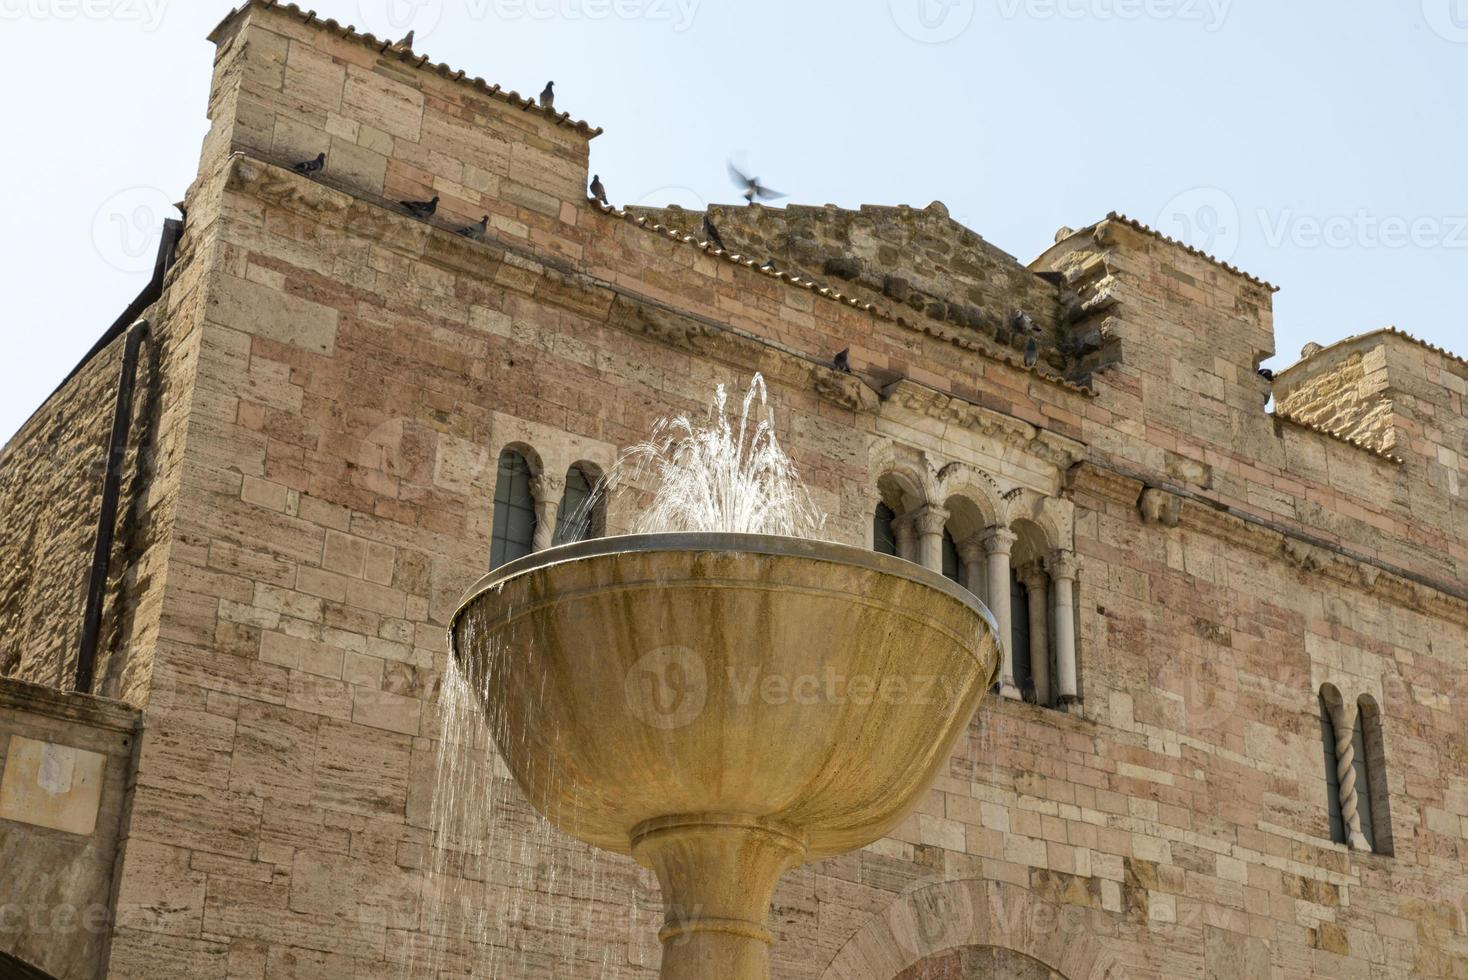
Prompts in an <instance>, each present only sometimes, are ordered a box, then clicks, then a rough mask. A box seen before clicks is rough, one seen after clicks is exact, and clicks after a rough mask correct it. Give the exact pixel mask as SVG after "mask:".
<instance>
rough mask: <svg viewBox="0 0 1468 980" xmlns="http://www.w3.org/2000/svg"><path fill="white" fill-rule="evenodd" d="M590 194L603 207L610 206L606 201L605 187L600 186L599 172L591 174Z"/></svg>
mask: <svg viewBox="0 0 1468 980" xmlns="http://www.w3.org/2000/svg"><path fill="white" fill-rule="evenodd" d="M591 196H592V197H594V198H596V199H597V200H598V201H600V202H601V204H602V205H603V206H604V207H611V205H610V204H608V203H607V189H606V188H605V187H604V186H602V182H601V174H592V175H591Z"/></svg>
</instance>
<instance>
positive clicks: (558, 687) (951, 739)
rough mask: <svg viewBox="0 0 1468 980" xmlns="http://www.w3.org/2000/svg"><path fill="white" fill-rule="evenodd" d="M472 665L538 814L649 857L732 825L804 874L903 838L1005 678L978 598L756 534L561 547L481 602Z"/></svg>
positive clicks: (488, 580) (533, 559)
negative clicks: (672, 833)
mask: <svg viewBox="0 0 1468 980" xmlns="http://www.w3.org/2000/svg"><path fill="white" fill-rule="evenodd" d="M450 632H451V642H452V648H453V652H454V655H455V656H457V657H458V658H459V660H460V663H461V665H462V666H463V667H464V668H465V669H466V671H467V672H468V674H469V675H470V677H471V679H472V680H473V682H474V683H475V686H476V689H478V690H481V691H482V692H483V694H484V698H485V700H486V704H485V707H486V710H487V714H488V717H489V718H490V719H491V724H492V726H493V728H494V732H493V734H494V737H495V739H496V742H497V744H498V746H499V749H500V752H501V754H502V755H503V757H504V760H505V762H506V764H507V765H508V767H509V769H510V770H511V772H512V773H513V775H514V776H515V778H516V780H517V781H518V783H519V784H520V786H521V788H522V789H523V790H524V791H525V793H526V795H527V796H528V798H529V799H530V801H531V803H532V804H533V805H534V806H535V807H536V808H537V809H538V810H540V812H541V813H543V814H544V815H545V816H546V817H547V818H548V819H549V820H550V821H551V822H552V823H554V824H555V825H556V826H557V827H559V828H560V829H561V830H563V831H565V832H566V833H568V834H570V835H572V836H574V837H577V838H579V839H581V840H583V841H586V842H587V843H590V844H593V845H595V846H597V847H601V848H604V849H607V850H610V851H615V852H619V853H624V854H625V853H629V852H631V850H632V849H633V844H634V836H635V834H636V832H637V831H638V828H640V827H644V826H646V825H649V824H651V823H653V822H656V821H659V820H663V821H666V820H667V819H669V818H670V817H671V818H675V819H676V818H680V817H683V816H687V815H710V814H714V815H731V816H737V818H738V819H741V820H746V821H754V822H756V823H758V824H761V825H768V826H772V827H778V828H780V829H781V830H782V831H783V832H786V833H789V834H792V835H795V836H796V837H798V838H800V842H801V843H802V844H803V845H804V859H805V860H816V859H819V858H822V857H827V856H831V855H835V854H839V853H844V852H846V851H849V850H852V849H854V848H857V847H861V846H863V845H865V844H868V843H870V842H872V841H874V840H876V839H878V838H880V837H882V836H883V835H885V834H886V833H887V832H889V831H890V830H891V829H892V828H893V826H895V825H896V824H897V823H898V822H899V821H900V820H901V819H902V818H903V816H904V815H905V814H906V813H907V812H908V811H909V809H910V808H911V807H912V806H913V804H914V803H915V802H916V801H917V799H918V797H919V796H920V795H921V794H922V793H923V791H924V790H926V789H927V787H928V786H929V785H930V784H931V782H932V780H933V778H934V777H935V776H936V775H937V774H938V773H939V772H940V771H941V770H942V769H943V767H944V766H945V764H946V763H947V761H948V758H949V756H950V754H951V752H952V750H953V747H954V744H955V742H956V740H957V739H958V738H959V736H960V735H961V734H962V732H963V730H964V728H965V726H966V725H967V724H968V722H969V720H970V719H971V718H972V716H973V714H974V711H975V710H976V708H977V707H978V704H979V701H980V699H981V698H982V697H983V695H984V693H985V691H987V690H988V688H989V687H990V685H991V684H992V683H993V681H994V679H995V676H996V673H997V671H998V664H999V648H998V644H997V642H996V637H997V634H998V630H997V627H996V626H995V623H994V619H993V617H992V616H991V614H990V613H989V611H988V610H987V609H986V608H985V607H984V605H983V604H982V603H981V602H979V600H978V599H976V598H975V597H974V596H973V595H972V594H970V593H969V592H968V591H967V590H965V589H963V588H962V587H960V586H958V585H957V584H955V583H953V582H951V581H949V580H948V579H946V578H943V577H942V576H941V575H938V574H936V573H935V572H932V571H930V570H928V569H925V568H922V567H920V566H918V565H916V564H913V563H911V562H907V561H902V560H900V559H897V558H892V557H890V556H886V555H881V554H876V553H874V552H870V551H866V550H864V549H859V548H852V547H847V546H844V545H837V544H830V543H826V542H818V541H808V540H803V539H795V538H783V537H771V536H760V535H743V534H715V533H695V534H653V535H636V536H627V537H612V538H603V539H598V540H593V541H585V542H580V543H577V544H571V545H565V546H562V547H558V548H552V549H549V550H546V551H543V552H540V553H537V554H534V555H531V556H528V557H526V558H522V559H520V560H518V561H515V562H511V563H509V564H507V565H505V566H503V567H502V568H500V569H498V570H496V571H495V572H493V573H492V574H490V575H488V576H486V577H485V578H483V579H482V580H481V581H480V582H479V583H477V584H476V585H475V586H474V587H473V588H472V589H471V590H470V591H469V593H468V595H467V596H466V598H465V599H464V601H463V603H462V604H461V606H460V608H459V609H458V611H457V612H456V613H455V614H454V616H453V619H452V621H451V625H450Z"/></svg>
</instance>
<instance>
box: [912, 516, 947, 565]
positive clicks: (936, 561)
mask: <svg viewBox="0 0 1468 980" xmlns="http://www.w3.org/2000/svg"><path fill="white" fill-rule="evenodd" d="M912 520H913V527H914V528H916V530H917V537H918V564H920V565H922V566H923V567H924V568H931V569H932V570H933V571H935V572H938V573H939V574H941V573H942V572H943V529H944V528H946V527H947V526H948V511H947V510H945V509H944V508H942V507H939V506H937V505H936V504H927V505H925V506H923V507H919V508H918V509H917V510H915V511H913V513H912Z"/></svg>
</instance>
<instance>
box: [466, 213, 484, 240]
mask: <svg viewBox="0 0 1468 980" xmlns="http://www.w3.org/2000/svg"><path fill="white" fill-rule="evenodd" d="M488 229H489V215H487V214H486V215H485V216H484V217H482V218H480V219H479V221H478V222H477V223H475V224H472V225H467V226H465V227H463V228H460V229H459V234H461V235H463V236H464V237H465V238H479V237H481V236H482V235H483V234H484V233H485V231H487V230H488Z"/></svg>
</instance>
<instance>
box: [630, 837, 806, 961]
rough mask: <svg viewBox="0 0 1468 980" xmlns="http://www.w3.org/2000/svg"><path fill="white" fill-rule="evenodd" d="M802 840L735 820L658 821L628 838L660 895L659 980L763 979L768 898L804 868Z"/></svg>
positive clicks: (767, 952) (767, 940)
mask: <svg viewBox="0 0 1468 980" xmlns="http://www.w3.org/2000/svg"><path fill="white" fill-rule="evenodd" d="M805 854H806V845H805V841H804V839H803V835H800V834H798V833H796V832H794V831H791V830H788V829H784V828H780V827H774V826H769V825H766V824H764V823H762V822H760V821H758V820H755V819H752V818H744V817H739V816H736V815H732V814H709V815H704V816H690V817H663V818H660V819H657V820H650V821H648V822H647V823H646V824H644V825H642V826H641V827H638V828H637V829H636V830H635V831H633V834H632V856H633V857H634V858H636V859H637V860H638V862H639V863H641V864H643V865H646V866H647V867H649V868H652V869H653V870H654V871H655V872H657V876H658V884H659V885H661V886H662V890H663V922H664V924H663V928H662V930H661V931H660V932H659V934H658V938H659V939H660V940H662V944H663V969H662V976H663V978H664V980H703V978H707V977H713V976H718V977H727V978H729V980H768V977H769V975H770V944H771V943H772V942H774V937H772V936H771V935H770V931H769V928H768V927H767V921H768V918H769V910H770V899H771V897H772V896H773V895H774V892H775V885H776V883H777V882H778V881H779V880H780V876H781V875H782V874H784V873H785V872H786V871H788V870H789V869H791V868H794V867H796V866H798V865H800V864H802V863H804V861H805Z"/></svg>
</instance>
